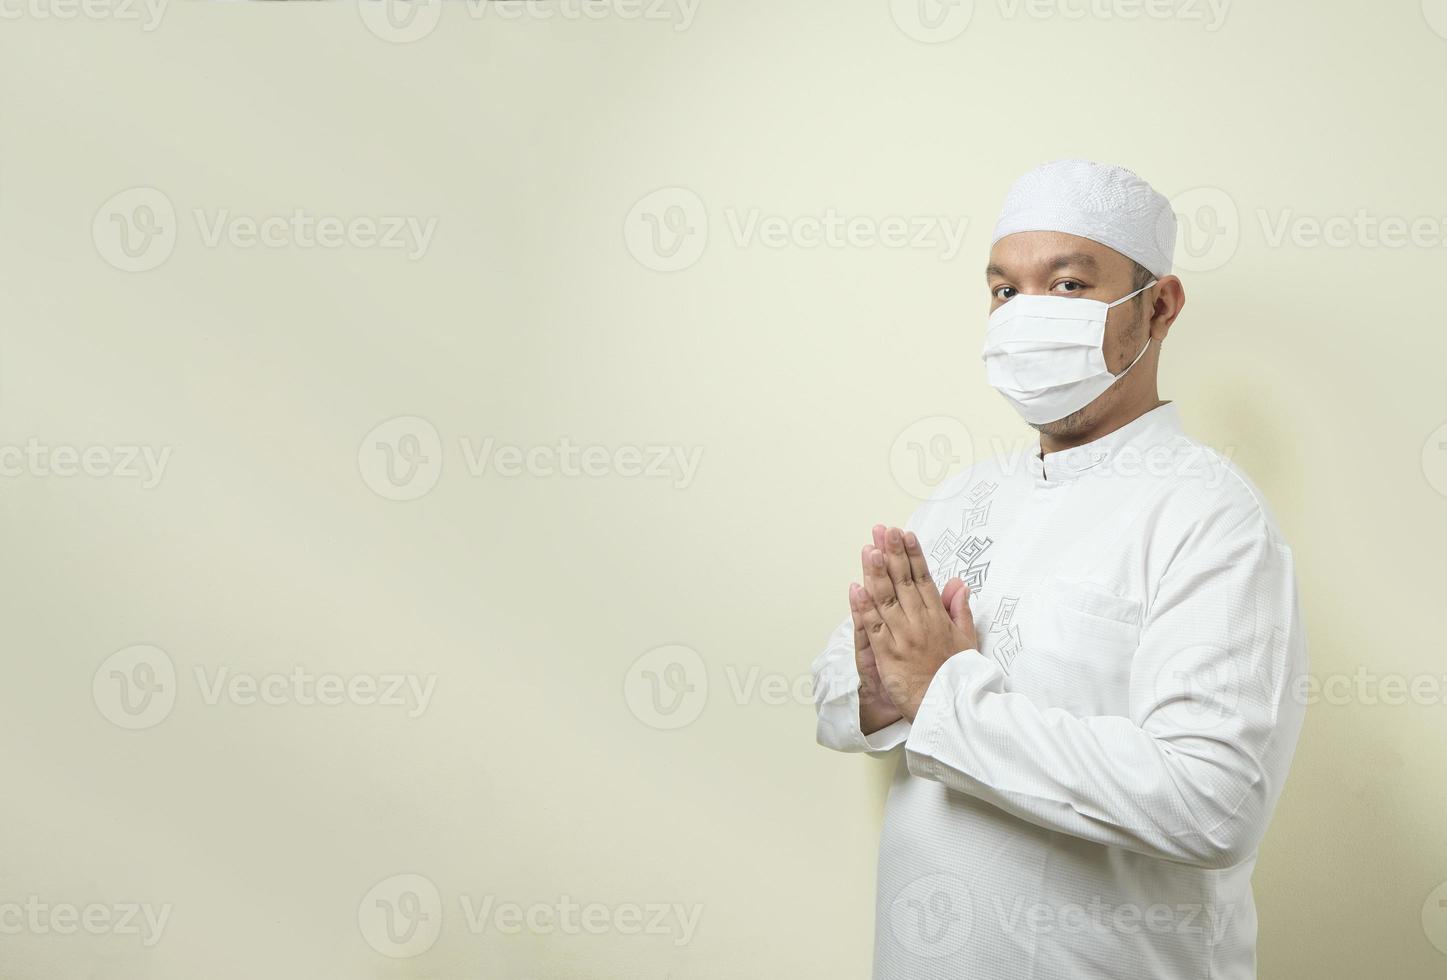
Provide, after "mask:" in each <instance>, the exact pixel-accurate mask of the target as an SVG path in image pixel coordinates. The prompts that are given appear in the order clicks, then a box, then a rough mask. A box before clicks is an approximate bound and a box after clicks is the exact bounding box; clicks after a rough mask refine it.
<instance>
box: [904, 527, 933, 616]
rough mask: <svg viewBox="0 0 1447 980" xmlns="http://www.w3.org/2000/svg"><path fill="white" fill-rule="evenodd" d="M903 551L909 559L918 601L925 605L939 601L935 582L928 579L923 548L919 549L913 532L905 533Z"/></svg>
mask: <svg viewBox="0 0 1447 980" xmlns="http://www.w3.org/2000/svg"><path fill="white" fill-rule="evenodd" d="M904 551H905V554H906V555H907V556H908V557H909V570H910V576H911V577H912V578H913V579H914V587H915V591H917V592H918V593H919V597H920V599H922V600H924V602H926V603H929V602H931V601H932V600H935V599H939V598H940V593H939V590H938V589H936V588H935V580H934V579H933V578H931V577H930V573H929V562H928V561H926V560H925V557H924V548H922V547H920V543H919V538H918V537H917V536H916V535H915V533H914V532H913V531H906V532H905V534H904Z"/></svg>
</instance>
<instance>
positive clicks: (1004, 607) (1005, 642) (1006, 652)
mask: <svg viewBox="0 0 1447 980" xmlns="http://www.w3.org/2000/svg"><path fill="white" fill-rule="evenodd" d="M1018 605H1020V597H1019V596H1017V595H1004V596H1001V597H1000V608H998V609H996V610H995V616H994V618H993V619H992V620H991V621H990V632H991V633H1004V634H1005V637H1004V639H1002V640H1000V641H999V642H997V643H996V644H995V659H996V660H997V661H999V663H1000V669H1001V670H1003V671H1004V672H1005V673H1007V674H1008V673H1010V667H1011V665H1012V664H1014V662H1015V657H1016V655H1017V654H1019V652H1020V648H1021V647H1022V646H1023V643H1022V641H1021V639H1020V627H1018V626H1016V625H1014V624H1013V623H1012V620H1014V618H1015V607H1016V606H1018Z"/></svg>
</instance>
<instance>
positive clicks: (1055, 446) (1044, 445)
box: [1040, 396, 1166, 456]
mask: <svg viewBox="0 0 1447 980" xmlns="http://www.w3.org/2000/svg"><path fill="white" fill-rule="evenodd" d="M1164 404H1166V402H1165V400H1164V399H1162V398H1160V397H1159V396H1156V397H1153V398H1151V399H1150V400H1149V401H1146V402H1142V403H1140V404H1139V405H1137V406H1134V407H1133V408H1127V409H1124V410H1122V411H1118V412H1110V413H1109V414H1107V415H1106V416H1104V417H1103V418H1100V419H1097V420H1096V423H1095V424H1094V425H1093V426H1091V427H1090V428H1089V429H1085V430H1082V431H1080V432H1074V433H1072V434H1070V435H1068V436H1048V435H1046V434H1045V433H1043V432H1042V433H1040V454H1041V455H1042V456H1043V455H1045V454H1046V453H1058V452H1060V451H1061V450H1064V449H1074V448H1075V447H1076V446H1083V445H1085V444H1086V443H1088V442H1094V441H1095V440H1097V439H1101V438H1104V437H1105V436H1108V435H1110V434H1111V433H1112V432H1114V431H1115V430H1116V429H1119V428H1120V427H1121V426H1124V425H1129V424H1130V423H1131V422H1134V421H1135V420H1136V419H1138V418H1140V417H1141V416H1142V415H1144V414H1146V413H1147V412H1151V411H1154V410H1156V409H1158V408H1160V407H1161V406H1162V405H1164Z"/></svg>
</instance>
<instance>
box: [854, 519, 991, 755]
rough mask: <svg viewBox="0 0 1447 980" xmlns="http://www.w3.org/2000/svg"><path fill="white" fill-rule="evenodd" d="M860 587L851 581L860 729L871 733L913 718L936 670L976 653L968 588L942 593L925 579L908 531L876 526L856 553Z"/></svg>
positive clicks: (957, 584)
mask: <svg viewBox="0 0 1447 980" xmlns="http://www.w3.org/2000/svg"><path fill="white" fill-rule="evenodd" d="M860 561H861V564H862V566H863V569H864V584H863V585H862V586H861V585H860V584H859V583H857V582H851V583H850V584H849V611H850V614H851V615H852V616H853V618H854V661H855V664H856V665H857V666H858V668H859V720H860V728H861V730H862V731H863V732H864V733H865V734H866V735H868V734H871V733H873V732H876V731H878V730H879V729H881V728H884V727H885V726H887V725H891V724H893V723H894V722H896V721H898V720H899V719H900V718H907V719H909V720H910V721H914V717H915V714H916V713H917V712H918V711H919V705H920V702H921V701H922V700H923V699H924V692H925V690H926V689H927V688H928V687H929V684H930V681H931V680H932V679H933V678H934V675H935V672H936V671H938V670H939V669H940V666H941V665H942V664H943V663H944V662H945V661H946V660H948V659H949V658H950V657H952V656H954V655H955V654H956V653H959V652H960V651H961V650H978V649H979V640H978V638H977V636H976V635H975V623H974V619H973V617H972V616H971V614H970V606H969V593H970V587H969V586H968V585H966V584H965V583H964V582H962V581H960V580H959V579H957V578H954V579H950V581H949V582H947V583H945V588H944V592H943V594H941V592H940V591H939V590H938V589H937V588H935V583H934V580H933V579H932V578H930V573H929V565H928V564H927V563H926V561H925V557H924V550H923V549H922V548H921V547H920V544H919V539H918V538H917V537H915V534H914V532H913V531H902V530H900V529H899V528H897V527H891V528H886V527H885V526H884V525H883V524H876V525H875V526H874V543H873V544H871V545H865V546H864V549H863V551H862V552H861V553H860Z"/></svg>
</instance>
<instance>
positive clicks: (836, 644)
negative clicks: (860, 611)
mask: <svg viewBox="0 0 1447 980" xmlns="http://www.w3.org/2000/svg"><path fill="white" fill-rule="evenodd" d="M812 670H813V673H814V707H815V710H816V711H817V713H818V723H817V725H816V727H815V738H816V739H817V741H818V742H819V744H820V745H823V746H825V747H826V748H830V749H836V750H838V751H840V752H868V753H869V754H870V755H873V756H884V755H888V754H889V752H890V751H891V750H892V749H896V748H898V747H899V746H900V745H902V744H904V740H905V739H906V738H908V737H909V730H910V724H909V722H908V721H906V720H905V719H903V718H901V719H899V721H896V722H894V723H893V724H891V725H887V726H886V727H884V728H881V729H880V730H879V731H877V732H873V733H871V734H869V735H866V734H864V732H863V731H861V730H860V727H859V669H858V668H857V667H856V666H855V664H854V619H853V617H846V618H845V620H844V622H842V623H840V624H839V625H838V626H837V627H835V629H834V632H833V633H831V634H829V641H828V643H827V644H826V645H825V647H824V652H822V653H820V654H819V656H817V657H815V658H814V663H813V667H812Z"/></svg>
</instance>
